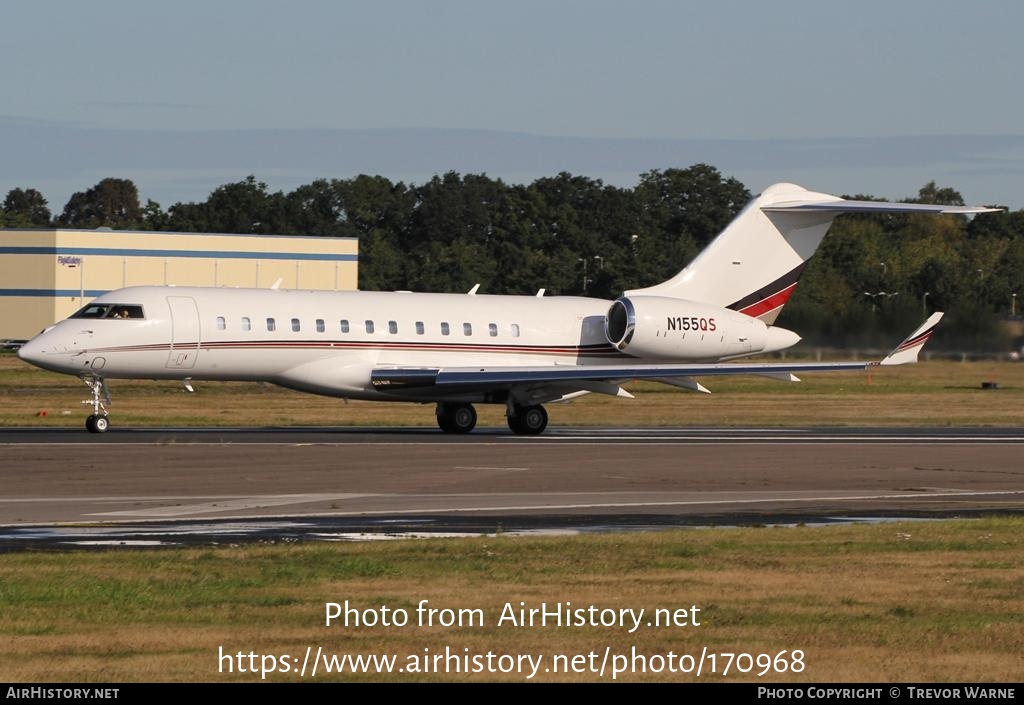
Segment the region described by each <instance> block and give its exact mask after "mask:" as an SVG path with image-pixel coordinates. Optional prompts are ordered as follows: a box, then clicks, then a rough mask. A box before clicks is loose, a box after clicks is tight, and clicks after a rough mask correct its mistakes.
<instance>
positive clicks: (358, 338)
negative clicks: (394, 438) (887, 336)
mask: <svg viewBox="0 0 1024 705" xmlns="http://www.w3.org/2000/svg"><path fill="white" fill-rule="evenodd" d="M92 303H93V304H104V303H106V304H118V305H122V304H123V305H130V306H134V307H135V310H136V311H139V308H138V307H141V312H140V314H139V316H138V317H136V318H127V319H113V318H109V317H104V318H80V317H71V318H68V319H65V320H63V321H61V322H59V323H57V324H55V325H54V326H51V327H50V328H48V329H46V330H45V331H43V332H42V333H41V334H40V335H38V336H36V337H35V338H33V339H32V340H31V341H29V342H27V343H26V344H25V345H24V346H23V347H22V349H21V351H20V353H19V354H20V355H21V357H22V358H24V359H26V360H28V361H30V362H32V363H33V364H36V365H38V366H40V367H44V368H47V369H51V370H55V371H58V372H63V373H68V374H76V375H80V376H95V377H104V378H111V379H118V378H144V379H195V380H261V381H267V382H272V383H274V384H278V385H281V386H284V387H289V388H292V389H298V390H302V391H307V392H313V393H316V394H324V395H328V396H338V397H351V398H358V399H389V400H402V399H407V400H423V399H424V397H423V395H422V393H416V394H413V395H408V396H406V395H396V394H395V393H394V392H391V393H383V392H380V391H378V390H376V389H374V387H373V386H371V384H370V375H371V372H372V371H373V370H374V369H375V368H376V369H380V368H388V367H402V368H414V367H422V368H431V367H434V368H438V367H443V368H451V367H458V368H466V367H473V366H480V367H488V368H494V367H533V366H555V365H614V364H618V363H621V364H635V363H636V362H637V357H636V356H634V355H631V354H626V353H623V352H621V351H620V350H619V349H617V348H616V347H614V346H613V345H612V344H610V343H609V341H608V338H607V336H606V334H605V316H606V314H607V312H608V309H609V306H610V304H611V303H612V302H610V301H606V300H602V299H591V298H583V297H568V296H559V297H536V296H492V295H471V294H426V293H409V292H330V291H282V290H272V289H233V288H208V287H159V286H152V287H147V286H143V287H130V288H127V289H120V290H117V291H113V292H110V293H108V294H105V295H103V296H101V297H99V298H97V299H96V300H95V301H94V302H92ZM702 306H703V305H701V304H693V303H690V302H685V301H680V302H679V310H678V311H677V312H676V315H677V316H687V315H690V314H693V315H697V314H698V313H701V314H707V313H708V311H707V310H706V309H702V308H701V307H702ZM695 307H696V308H695ZM710 313H711V314H715V313H718V310H717V309H716V310H711V311H710ZM732 320H736V321H738V323H737V324H736V325H734V326H732V328H736V327H739V328H742V329H743V330H739V331H737V330H733V329H732V328H731V327H730V325H729V323H730V322H731V321H732ZM748 322H753V323H748ZM751 325H756V326H759V327H760V328H764V326H763V324H761V323H760V321H756V320H755V319H751V318H749V317H746V316H743V315H742V314H738V313H735V312H730V311H724V310H721V312H720V317H719V321H718V323H717V325H716V326H715V330H714V331H713V332H709V331H707V330H705V331H694V332H692V333H690V334H689V335H690V338H689V341H688V342H687V346H688V347H687V348H686V359H691V360H704V361H707V360H717V359H721V358H722V357H723V356H722V354H721V351H722V350H723V347H722V346H723V345H724V344H725V343H724V342H723V341H728V339H729V338H730V336H732V337H734V338H736V339H737V340H738V341H745V342H743V344H742V345H741V344H740V343H736V344H735V345H733V346H732V347H730V348H729V349H730V350H735V353H737V354H744V353H745V354H750V353H751V352H758V351H759V350H760V349H753V350H751V349H750V345H749V342H746V341H749V336H750V332H749V330H748V328H750V326H751ZM665 335H666V336H668V335H669V333H668V332H666V333H665ZM673 335H675V336H681V335H682V333H681V332H675V333H673ZM743 345H746V347H743ZM737 346H739V347H737ZM762 347H763V343H762ZM734 356H735V355H734ZM675 359H679V358H678V357H675ZM645 361H651V360H645Z"/></svg>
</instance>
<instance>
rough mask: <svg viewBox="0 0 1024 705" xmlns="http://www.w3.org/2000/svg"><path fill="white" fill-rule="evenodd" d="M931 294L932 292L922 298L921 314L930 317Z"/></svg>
mask: <svg viewBox="0 0 1024 705" xmlns="http://www.w3.org/2000/svg"><path fill="white" fill-rule="evenodd" d="M930 293H932V292H930V291H926V292H924V294H923V295H922V296H921V312H922V313H923V314H924V315H926V316H927V315H928V294H930Z"/></svg>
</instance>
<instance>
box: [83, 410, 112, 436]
mask: <svg viewBox="0 0 1024 705" xmlns="http://www.w3.org/2000/svg"><path fill="white" fill-rule="evenodd" d="M108 428H110V419H108V418H107V416H106V414H91V415H90V416H89V418H87V419H86V420H85V429H86V430H87V431H88V432H89V433H106V432H107V429H108Z"/></svg>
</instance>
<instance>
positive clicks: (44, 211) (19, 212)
mask: <svg viewBox="0 0 1024 705" xmlns="http://www.w3.org/2000/svg"><path fill="white" fill-rule="evenodd" d="M3 213H4V223H5V225H6V227H11V228H29V227H33V228H46V227H49V226H50V224H51V221H52V220H53V217H52V216H51V214H50V208H49V206H48V205H47V203H46V199H45V198H44V197H43V194H41V193H39V191H36V190H35V189H34V188H30V189H21V188H15V189H11V190H10V191H8V192H7V197H6V198H5V199H4V205H3Z"/></svg>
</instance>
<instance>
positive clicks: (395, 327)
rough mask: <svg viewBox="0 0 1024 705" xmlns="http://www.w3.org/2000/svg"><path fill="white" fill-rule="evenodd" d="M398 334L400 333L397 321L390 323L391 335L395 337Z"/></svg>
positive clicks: (389, 331)
mask: <svg viewBox="0 0 1024 705" xmlns="http://www.w3.org/2000/svg"><path fill="white" fill-rule="evenodd" d="M397 332H398V322H397V321H388V333H391V334H392V335H394V334H395V333H397Z"/></svg>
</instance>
